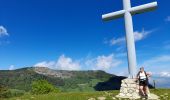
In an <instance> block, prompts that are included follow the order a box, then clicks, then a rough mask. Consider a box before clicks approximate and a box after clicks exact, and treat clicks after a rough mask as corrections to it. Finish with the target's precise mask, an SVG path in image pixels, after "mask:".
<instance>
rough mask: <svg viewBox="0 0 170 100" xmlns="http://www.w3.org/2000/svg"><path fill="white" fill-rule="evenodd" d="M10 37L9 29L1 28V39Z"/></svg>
mask: <svg viewBox="0 0 170 100" xmlns="http://www.w3.org/2000/svg"><path fill="white" fill-rule="evenodd" d="M3 36H9V34H8V32H7V29H6V28H5V27H4V26H0V37H3Z"/></svg>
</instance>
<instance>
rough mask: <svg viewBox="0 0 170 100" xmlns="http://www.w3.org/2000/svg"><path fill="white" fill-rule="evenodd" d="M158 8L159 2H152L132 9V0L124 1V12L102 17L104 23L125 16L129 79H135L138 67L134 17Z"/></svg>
mask: <svg viewBox="0 0 170 100" xmlns="http://www.w3.org/2000/svg"><path fill="white" fill-rule="evenodd" d="M156 7H157V2H152V3H148V4H144V5H140V6H136V7H131V2H130V0H123V8H124V10H120V11H116V12H112V13H108V14H104V15H102V19H103V20H104V21H109V20H113V19H117V18H120V17H123V16H124V19H125V29H126V44H127V55H128V69H129V78H135V75H136V65H137V62H136V51H135V41H134V34H133V22H132V15H135V14H140V13H144V12H147V11H152V10H154V9H156ZM141 20H142V19H141Z"/></svg>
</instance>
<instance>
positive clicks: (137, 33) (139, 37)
mask: <svg viewBox="0 0 170 100" xmlns="http://www.w3.org/2000/svg"><path fill="white" fill-rule="evenodd" d="M152 32H153V31H145V30H144V29H143V30H142V31H135V32H134V39H135V41H140V40H143V39H145V38H146V37H147V36H148V35H149V34H150V33H152ZM109 43H110V45H120V44H125V37H120V38H117V39H115V38H113V39H111V40H110V42H109Z"/></svg>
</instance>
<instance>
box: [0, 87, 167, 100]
mask: <svg viewBox="0 0 170 100" xmlns="http://www.w3.org/2000/svg"><path fill="white" fill-rule="evenodd" d="M118 93H119V91H102V92H70V93H68V92H61V93H48V94H41V95H33V94H30V93H25V94H24V95H22V96H19V97H13V98H6V99H1V100H88V99H89V100H100V99H99V98H100V97H104V98H106V99H105V100H117V99H118V98H116V97H115V96H116V95H117V94H118ZM151 93H154V94H156V95H158V96H159V97H160V100H170V89H152V90H151ZM118 100H119V99H118ZM121 100H123V99H121ZM125 100H128V99H125Z"/></svg>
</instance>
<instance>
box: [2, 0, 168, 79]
mask: <svg viewBox="0 0 170 100" xmlns="http://www.w3.org/2000/svg"><path fill="white" fill-rule="evenodd" d="M0 1H1V6H0V29H1V32H0V69H1V70H4V69H17V68H21V67H28V66H46V67H49V68H53V69H68V70H91V69H93V70H95V69H101V70H105V71H107V72H109V73H114V74H117V75H125V74H127V57H126V46H125V41H124V36H125V30H124V19H123V18H121V19H117V20H113V21H110V22H103V21H102V19H101V15H102V14H105V13H110V12H113V11H117V10H122V0H72V1H69V0H0ZM153 1H155V0H131V2H132V6H137V5H141V4H145V3H150V2H153ZM157 2H158V9H157V10H155V11H152V12H148V13H144V14H139V15H135V16H133V23H134V34H135V39H136V52H137V63H138V66H137V67H138V68H139V67H140V66H144V67H145V68H146V70H147V71H150V72H152V73H153V74H155V75H160V76H165V77H170V67H169V66H170V52H169V51H170V38H169V37H170V34H169V33H170V30H169V29H170V10H168V8H169V4H170V1H168V0H166V1H165V0H157Z"/></svg>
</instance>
